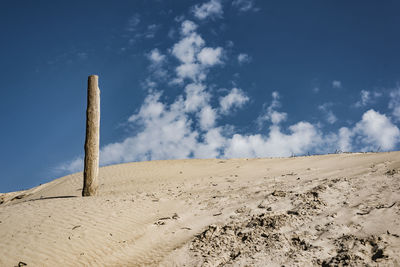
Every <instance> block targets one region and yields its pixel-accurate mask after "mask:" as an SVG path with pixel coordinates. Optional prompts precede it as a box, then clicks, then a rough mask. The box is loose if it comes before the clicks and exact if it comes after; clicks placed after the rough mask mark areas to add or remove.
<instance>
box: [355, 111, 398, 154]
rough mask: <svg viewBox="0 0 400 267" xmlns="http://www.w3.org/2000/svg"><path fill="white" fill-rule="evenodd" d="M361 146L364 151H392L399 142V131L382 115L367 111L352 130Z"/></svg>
mask: <svg viewBox="0 0 400 267" xmlns="http://www.w3.org/2000/svg"><path fill="white" fill-rule="evenodd" d="M353 131H354V133H355V134H357V135H358V136H359V137H358V138H359V140H358V141H359V142H361V143H362V144H363V146H364V147H363V149H364V150H377V149H378V148H380V149H382V150H389V149H393V148H394V147H395V145H396V144H397V142H399V137H400V131H399V129H398V128H397V126H395V125H394V124H392V122H391V121H390V120H389V119H388V118H387V117H386V115H384V114H380V113H379V112H376V111H375V110H373V109H370V110H368V111H367V112H365V113H364V114H363V116H362V120H361V121H359V122H358V123H357V124H356V125H355V127H354V129H353Z"/></svg>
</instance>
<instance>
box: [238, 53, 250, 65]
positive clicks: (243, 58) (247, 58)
mask: <svg viewBox="0 0 400 267" xmlns="http://www.w3.org/2000/svg"><path fill="white" fill-rule="evenodd" d="M237 60H238V62H239V64H244V63H248V62H250V61H251V58H250V56H249V55H248V54H245V53H241V54H239V55H238V57H237Z"/></svg>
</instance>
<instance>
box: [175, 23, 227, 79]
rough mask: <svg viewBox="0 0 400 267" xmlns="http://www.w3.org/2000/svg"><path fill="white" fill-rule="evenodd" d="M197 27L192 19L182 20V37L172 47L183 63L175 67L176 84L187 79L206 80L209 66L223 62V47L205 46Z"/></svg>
mask: <svg viewBox="0 0 400 267" xmlns="http://www.w3.org/2000/svg"><path fill="white" fill-rule="evenodd" d="M196 28H197V26H196V24H194V23H193V22H191V21H188V20H185V21H184V22H182V25H181V33H182V39H181V40H180V41H179V42H177V43H176V44H175V45H174V46H173V47H172V50H171V53H172V55H174V56H175V57H176V58H177V59H178V60H179V61H180V63H181V64H180V65H178V66H177V67H176V69H175V71H176V74H177V77H176V78H175V79H174V80H173V83H175V84H182V83H183V82H184V81H185V79H189V80H191V82H196V83H197V82H201V81H203V80H205V78H206V75H207V70H208V68H210V67H212V66H214V65H216V64H221V63H222V53H223V49H222V48H221V47H217V48H211V47H205V42H204V40H203V38H202V37H201V36H200V35H199V34H198V33H196V32H195V30H196Z"/></svg>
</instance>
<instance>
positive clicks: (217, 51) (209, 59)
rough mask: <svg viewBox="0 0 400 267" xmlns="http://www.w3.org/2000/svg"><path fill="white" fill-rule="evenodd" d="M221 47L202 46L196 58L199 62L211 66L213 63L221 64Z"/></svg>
mask: <svg viewBox="0 0 400 267" xmlns="http://www.w3.org/2000/svg"><path fill="white" fill-rule="evenodd" d="M221 56H222V48H221V47H217V48H211V47H204V48H203V49H202V50H201V51H200V53H199V54H198V55H197V58H198V60H199V61H200V63H201V64H204V65H208V66H213V65H215V64H221V63H222V61H221Z"/></svg>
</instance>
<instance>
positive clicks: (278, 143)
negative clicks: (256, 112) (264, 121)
mask: <svg viewBox="0 0 400 267" xmlns="http://www.w3.org/2000/svg"><path fill="white" fill-rule="evenodd" d="M289 132H290V133H289V134H285V133H282V131H281V129H280V128H279V126H277V125H272V126H271V127H270V131H269V134H268V135H266V136H264V135H261V134H256V135H240V134H235V135H233V137H232V139H230V140H229V142H228V145H227V147H226V150H225V154H224V156H225V157H228V158H237V157H280V156H282V157H283V156H290V155H292V154H305V153H307V152H308V151H311V149H312V148H313V147H315V146H318V144H319V142H320V140H321V137H320V134H319V133H318V131H317V129H316V128H315V127H314V126H313V125H312V124H310V123H308V122H298V123H296V124H294V125H291V126H290V127H289Z"/></svg>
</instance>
